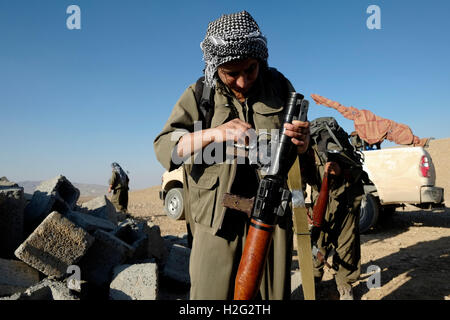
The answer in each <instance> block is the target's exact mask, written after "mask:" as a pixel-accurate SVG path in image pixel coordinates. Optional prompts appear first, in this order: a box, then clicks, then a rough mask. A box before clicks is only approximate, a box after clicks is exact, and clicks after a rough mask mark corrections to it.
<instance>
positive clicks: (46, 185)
mask: <svg viewBox="0 0 450 320" xmlns="http://www.w3.org/2000/svg"><path fill="white" fill-rule="evenodd" d="M79 196H80V190H78V189H77V188H75V187H74V186H73V184H72V183H71V182H70V181H69V180H67V178H66V177H64V176H62V175H59V176H57V177H55V178H53V179H50V180H47V181H44V182H42V183H41V184H40V185H39V186H37V188H36V191H35V192H34V193H33V198H32V199H31V201H30V203H29V204H28V205H27V206H26V208H25V228H26V230H27V231H28V232H32V230H34V228H35V227H36V226H38V225H39V223H41V221H42V220H44V218H45V217H46V216H47V215H48V214H49V213H50V212H53V211H58V212H60V213H62V214H65V213H66V212H68V211H70V210H72V209H73V208H74V206H75V205H76V203H77V200H78V198H79Z"/></svg>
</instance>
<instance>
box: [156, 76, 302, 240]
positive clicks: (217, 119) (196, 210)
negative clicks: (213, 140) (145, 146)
mask: <svg viewBox="0 0 450 320" xmlns="http://www.w3.org/2000/svg"><path fill="white" fill-rule="evenodd" d="M280 75H281V74H280ZM276 81H278V82H276ZM282 81H284V82H285V83H284V84H281V83H280V82H282ZM280 88H284V89H285V90H286V89H287V90H289V91H294V89H293V87H292V85H291V83H290V82H289V81H288V80H287V79H286V78H284V77H283V76H278V77H275V76H274V75H273V73H270V72H261V74H260V76H259V77H258V79H257V80H256V81H255V84H254V85H253V87H252V89H251V91H250V93H249V96H248V98H247V99H246V101H245V103H244V104H243V105H241V103H240V102H239V101H238V100H237V99H236V97H235V96H234V95H233V94H232V93H231V91H230V90H229V89H228V88H226V87H225V86H224V85H223V84H218V86H217V88H216V90H215V95H214V104H215V110H214V116H213V118H212V121H211V127H217V126H219V125H221V124H223V123H226V122H228V121H230V120H232V119H233V118H236V117H237V116H238V117H239V118H240V119H241V120H243V121H246V122H250V123H254V129H255V130H256V132H257V133H258V131H259V130H268V131H269V132H270V130H271V129H279V128H280V126H281V124H282V121H283V114H284V113H283V109H284V105H285V101H284V100H285V97H283V93H282V92H280V91H281V90H280ZM194 91H195V84H193V85H191V86H190V87H188V88H187V90H186V91H185V92H184V93H183V94H182V96H181V98H180V99H179V100H178V102H177V103H176V104H175V107H174V108H173V110H172V113H171V115H170V117H169V119H168V121H167V122H166V124H165V125H164V128H163V129H162V132H161V133H160V134H159V135H158V136H157V137H156V139H155V141H154V148H155V153H156V157H157V159H158V161H159V162H160V163H161V164H162V165H163V166H164V168H166V169H167V170H169V171H171V170H173V169H175V168H177V167H178V166H179V164H177V163H174V161H172V154H173V153H174V148H175V147H176V145H177V143H178V140H179V139H180V138H181V135H183V134H184V133H186V132H193V131H194V122H196V121H199V119H200V115H199V110H198V108H197V103H196V100H195V96H194ZM285 96H287V92H286V94H285ZM249 110H250V112H249ZM251 111H252V112H251ZM249 117H251V118H252V119H249ZM195 156H196V155H194V156H192V157H191V158H190V159H189V160H191V161H190V163H189V164H187V163H185V164H184V169H185V170H184V171H185V176H184V177H185V180H184V184H185V190H188V192H186V199H185V210H186V209H188V210H189V214H190V219H192V220H191V222H195V223H196V227H197V225H200V226H202V227H204V228H205V230H207V231H209V232H211V233H213V234H215V233H216V232H217V231H218V230H219V229H220V227H221V225H222V221H223V218H224V215H225V212H226V210H227V209H226V208H225V207H223V206H222V204H221V202H222V198H223V195H224V194H225V193H227V192H230V190H231V186H232V183H233V181H234V178H235V174H236V168H237V163H236V159H234V160H233V161H232V162H231V161H230V162H231V163H228V162H222V163H214V164H211V165H208V164H205V163H197V161H194V159H195V158H194V157H195ZM197 156H198V155H197Z"/></svg>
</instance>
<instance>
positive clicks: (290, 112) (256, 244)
mask: <svg viewBox="0 0 450 320" xmlns="http://www.w3.org/2000/svg"><path fill="white" fill-rule="evenodd" d="M308 106H309V102H308V100H305V99H304V96H303V95H302V94H300V93H296V92H291V93H290V95H289V97H288V101H287V105H286V109H285V110H286V113H285V116H284V121H283V124H284V123H292V121H293V120H301V121H306V118H307V117H306V115H307V111H308ZM285 130H286V129H285V128H284V126H282V127H281V129H280V132H279V133H280V135H279V139H278V141H276V143H277V146H276V152H275V154H274V155H273V158H272V161H271V164H270V167H269V169H268V171H267V174H266V175H265V176H264V177H263V178H262V179H261V181H260V183H259V187H258V191H257V194H256V198H251V199H246V198H241V197H239V196H237V195H230V194H225V196H224V199H223V202H222V204H223V205H224V206H225V207H229V208H233V209H237V210H241V211H243V212H246V213H247V214H248V215H249V216H250V217H251V219H250V227H249V230H248V233H247V239H246V241H245V246H244V251H243V254H242V258H241V261H240V264H239V268H238V272H237V276H236V282H235V289H234V299H235V300H251V299H253V298H255V296H256V294H257V292H258V290H259V286H260V284H261V277H262V273H263V270H264V267H265V264H266V260H267V254H268V251H269V247H270V244H271V241H272V235H273V231H274V229H275V226H276V224H277V221H278V218H279V217H282V216H284V214H285V212H286V210H287V208H288V206H289V203H290V201H291V193H290V191H289V189H286V188H285V186H286V181H287V176H288V172H289V169H290V168H291V166H292V165H293V163H294V161H295V159H296V157H297V149H296V147H295V145H294V144H293V143H292V142H291V138H290V137H288V136H286V135H285V134H284V133H285Z"/></svg>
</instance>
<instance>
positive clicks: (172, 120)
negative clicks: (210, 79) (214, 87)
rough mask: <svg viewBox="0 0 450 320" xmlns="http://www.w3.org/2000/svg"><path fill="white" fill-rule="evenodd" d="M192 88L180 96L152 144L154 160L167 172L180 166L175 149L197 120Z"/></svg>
mask: <svg viewBox="0 0 450 320" xmlns="http://www.w3.org/2000/svg"><path fill="white" fill-rule="evenodd" d="M194 88H195V84H193V85H191V86H190V87H189V88H187V89H186V91H185V92H184V93H183V94H182V95H181V97H180V99H179V100H178V101H177V103H176V104H175V106H174V108H173V110H172V113H171V114H170V116H169V119H168V120H167V122H166V124H165V125H164V127H163V129H162V131H161V133H159V134H158V136H157V137H156V138H155V140H154V142H153V147H154V150H155V154H156V158H157V159H158V161H159V162H160V163H161V164H162V166H163V167H164V168H165V169H167V170H168V171H171V170H174V169H176V168H178V167H179V166H180V165H181V164H182V161H181V159H179V158H178V156H177V155H176V152H175V147H176V146H177V144H178V141H179V140H180V138H181V137H182V136H183V135H184V134H186V133H188V132H193V131H194V123H195V121H198V120H199V112H198V108H197V103H196V101H195V96H194Z"/></svg>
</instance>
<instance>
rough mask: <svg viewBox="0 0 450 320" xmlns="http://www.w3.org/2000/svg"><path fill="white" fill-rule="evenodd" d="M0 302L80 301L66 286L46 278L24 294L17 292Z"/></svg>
mask: <svg viewBox="0 0 450 320" xmlns="http://www.w3.org/2000/svg"><path fill="white" fill-rule="evenodd" d="M0 300H80V299H79V298H78V297H77V296H76V295H75V294H74V293H72V291H71V290H70V289H69V288H67V286H66V284H65V283H63V282H60V281H56V280H53V279H49V278H46V279H44V280H42V281H41V282H39V283H38V284H36V285H34V286H31V287H29V288H28V289H26V290H25V291H24V292H17V293H15V294H13V295H12V296H9V297H4V298H0Z"/></svg>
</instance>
